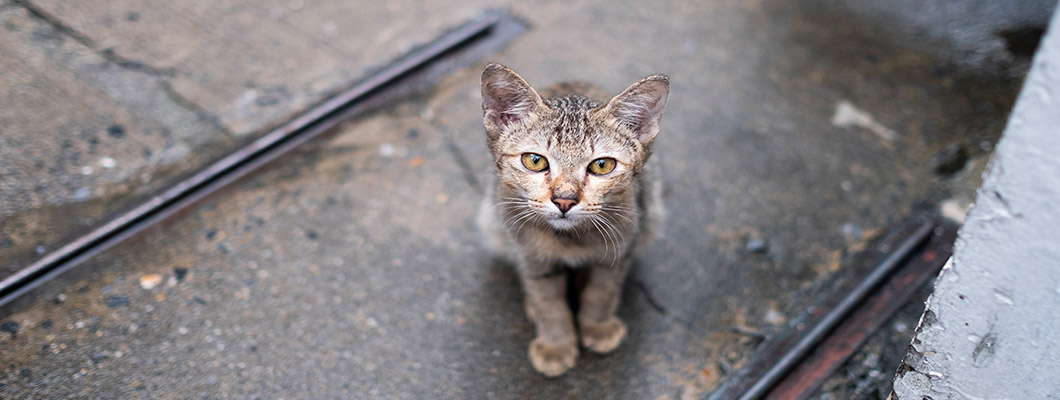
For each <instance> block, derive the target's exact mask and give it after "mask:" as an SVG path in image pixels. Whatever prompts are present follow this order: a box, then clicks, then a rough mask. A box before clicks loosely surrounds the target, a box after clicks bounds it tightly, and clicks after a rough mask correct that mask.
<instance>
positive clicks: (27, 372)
mask: <svg viewBox="0 0 1060 400" xmlns="http://www.w3.org/2000/svg"><path fill="white" fill-rule="evenodd" d="M18 374H19V375H22V377H23V378H29V377H30V376H31V375H33V371H30V370H29V368H26V367H22V369H21V370H19V371H18Z"/></svg>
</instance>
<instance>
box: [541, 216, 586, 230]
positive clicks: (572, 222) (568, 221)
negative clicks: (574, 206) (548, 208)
mask: <svg viewBox="0 0 1060 400" xmlns="http://www.w3.org/2000/svg"><path fill="white" fill-rule="evenodd" d="M547 221H548V224H549V226H551V227H552V228H553V229H555V230H557V231H569V230H571V229H574V228H575V227H577V226H578V224H579V222H581V218H577V217H576V216H574V215H571V214H570V213H565V214H559V215H558V216H553V217H551V218H548V219H547Z"/></svg>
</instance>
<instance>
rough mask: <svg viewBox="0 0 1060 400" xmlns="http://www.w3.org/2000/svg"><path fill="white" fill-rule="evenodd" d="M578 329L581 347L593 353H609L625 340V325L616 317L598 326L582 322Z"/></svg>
mask: <svg viewBox="0 0 1060 400" xmlns="http://www.w3.org/2000/svg"><path fill="white" fill-rule="evenodd" d="M580 328H581V329H580V331H581V337H582V345H584V346H585V347H586V348H588V349H589V350H591V351H593V352H595V353H600V354H606V353H610V352H612V351H614V350H615V349H616V348H618V345H620V344H622V339H625V338H626V324H624V323H622V320H620V319H618V317H611V318H609V319H608V320H607V321H604V322H602V323H598V324H594V323H586V322H582V323H581V326H580Z"/></svg>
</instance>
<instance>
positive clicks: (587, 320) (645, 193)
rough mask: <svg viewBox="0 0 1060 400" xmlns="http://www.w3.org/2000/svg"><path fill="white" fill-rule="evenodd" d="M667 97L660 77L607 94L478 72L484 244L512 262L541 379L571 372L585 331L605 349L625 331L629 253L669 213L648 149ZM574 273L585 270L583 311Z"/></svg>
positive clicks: (588, 341) (592, 345)
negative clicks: (572, 293) (485, 165)
mask: <svg viewBox="0 0 1060 400" xmlns="http://www.w3.org/2000/svg"><path fill="white" fill-rule="evenodd" d="M669 93H670V80H669V78H668V77H666V76H664V75H651V76H648V77H646V78H644V79H641V80H640V81H638V82H637V83H634V84H633V85H632V86H630V87H629V88H628V89H626V90H625V91H623V92H622V93H620V94H618V95H616V96H614V97H609V96H607V94H606V93H605V92H604V91H603V90H601V89H599V88H598V87H595V86H592V85H589V84H585V83H580V82H573V83H560V84H557V85H553V86H550V87H548V88H546V89H544V90H542V91H541V93H540V94H539V93H538V92H537V91H535V90H534V89H533V88H531V87H530V85H529V84H527V83H526V81H525V80H523V78H522V77H520V76H519V75H518V74H516V73H515V71H513V70H511V69H509V68H508V67H505V66H503V65H500V64H489V65H487V66H486V68H485V71H483V73H482V109H483V123H484V124H485V128H486V140H487V144H488V146H489V149H490V152H491V153H492V155H493V160H494V167H495V172H496V176H495V182H493V183H491V184H490V185H488V189H487V193H486V197H485V199H484V200H483V202H482V206H481V207H480V209H479V213H478V225H479V228H480V229H481V230H482V232H483V233H484V235H485V236H486V239H487V240H486V242H487V245H488V247H489V248H490V249H491V250H493V251H494V252H495V253H496V254H497V255H500V256H504V257H505V258H507V259H508V260H509V261H510V262H511V263H513V264H515V266H516V270H517V271H518V275H519V279H520V281H521V283H522V287H523V290H524V293H525V298H524V300H525V304H524V305H525V308H526V313H527V316H528V317H529V319H530V320H531V321H532V322H533V324H534V327H535V330H536V338H534V339H533V341H532V342H531V343H530V346H529V350H528V352H529V357H530V361H531V364H533V366H534V369H536V370H537V371H538V372H540V373H542V374H544V375H546V376H549V377H555V376H559V375H562V374H563V373H565V372H566V371H567V370H569V369H570V368H572V367H574V364H575V361H576V360H577V358H578V351H579V347H578V344H579V341H578V339H579V338H580V339H581V341H580V342H581V345H582V346H584V347H585V348H586V349H588V350H590V351H593V352H596V353H601V354H603V353H609V352H611V351H613V350H615V348H617V347H618V346H619V344H621V343H622V341H623V339H625V337H626V334H627V329H626V325H625V324H624V323H623V322H622V321H621V320H620V319H619V318H618V317H617V316H616V315H615V314H616V311H617V309H618V304H619V300H620V299H619V297H620V295H621V291H622V283H623V281H624V279H625V277H626V275H627V273H628V272H629V269H630V266H631V264H632V252H633V250H634V249H635V248H637V247H640V246H642V245H644V244H646V243H648V242H649V241H650V240H651V239H652V237H653V236H654V235H653V232H655V231H657V230H658V229H659V224H660V223H661V220H662V218H663V214H664V210H663V207H662V201H661V190H660V185H661V184H660V182H661V181H660V180H659V179H658V178H657V177H656V176H655V174H656V170H657V168H656V167H654V164H655V163H654V162H649V156H651V153H652V143H653V141H654V140H655V136H656V135H657V134H658V132H659V122H660V120H661V117H662V112H663V108H664V107H665V106H666V101H667V99H668V97H669ZM608 99H609V100H608ZM569 271H571V272H573V271H577V272H579V273H585V272H588V277H587V280H586V282H585V283H584V289H583V290H582V291H581V292H580V293H579V297H578V313H577V316H576V317H575V316H574V315H573V313H572V311H571V307H570V306H568V304H567V275H568V272H569ZM575 321H576V322H577V331H576V328H575Z"/></svg>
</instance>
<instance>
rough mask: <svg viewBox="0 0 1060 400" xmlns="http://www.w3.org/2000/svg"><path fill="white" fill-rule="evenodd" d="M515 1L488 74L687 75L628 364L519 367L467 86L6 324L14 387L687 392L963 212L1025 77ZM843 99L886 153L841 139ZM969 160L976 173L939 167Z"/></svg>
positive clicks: (740, 15)
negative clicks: (861, 268)
mask: <svg viewBox="0 0 1060 400" xmlns="http://www.w3.org/2000/svg"><path fill="white" fill-rule="evenodd" d="M284 4H286V3H284ZM310 8H311V7H310V6H309V5H308V4H307V5H306V7H305V8H303V10H308V9H310ZM513 8H514V10H515V12H516V14H518V15H520V16H523V17H525V18H527V19H528V20H529V22H530V23H531V25H532V26H533V27H534V30H533V31H531V32H530V33H528V34H527V35H525V36H524V37H522V38H521V39H519V40H518V41H517V42H516V43H515V44H514V45H513V46H512V47H511V48H509V49H508V50H506V51H504V52H503V53H501V54H498V55H497V56H496V57H494V58H493V59H492V60H493V61H499V62H503V63H505V64H507V65H509V66H511V67H513V68H515V69H516V70H517V71H519V72H520V73H521V74H522V75H523V76H524V77H526V78H527V79H528V80H529V81H530V83H531V84H534V85H537V86H543V85H546V84H548V83H552V82H555V81H558V80H566V79H583V80H590V81H593V82H595V83H598V84H600V85H602V86H604V87H605V88H608V89H609V90H612V91H618V90H621V89H622V88H624V87H625V86H626V85H628V84H629V83H631V82H633V81H635V80H636V79H638V78H640V77H642V76H644V75H648V74H651V73H666V74H669V75H670V78H671V82H672V85H673V92H672V94H671V98H670V101H669V103H668V104H669V105H668V108H667V111H666V114H665V116H664V118H663V123H662V124H663V131H662V133H661V134H660V137H659V141H658V143H657V147H656V156H657V157H659V158H660V162H661V164H662V166H663V167H664V170H665V171H666V174H665V176H666V181H667V186H668V189H667V191H666V194H665V198H666V202H667V204H668V205H669V209H670V213H671V214H670V215H671V216H670V218H669V223H668V224H667V226H666V229H665V232H664V235H665V238H664V239H663V240H662V241H660V242H658V243H657V244H656V245H654V246H653V247H651V248H650V249H648V251H646V252H644V253H642V254H641V255H640V257H639V261H638V265H637V267H636V269H635V271H634V272H633V275H632V276H631V280H630V283H629V284H628V285H627V288H626V291H625V292H626V293H625V297H624V299H625V300H624V303H623V305H622V308H621V310H620V315H621V316H622V317H623V318H624V319H625V320H626V321H627V322H628V325H629V327H630V335H631V336H630V338H629V341H628V342H627V343H625V344H624V345H623V346H622V347H621V348H620V349H619V350H618V352H617V353H615V354H613V355H610V356H606V357H600V356H595V355H585V356H583V357H582V358H581V359H580V360H579V362H578V366H577V367H575V368H574V369H573V370H572V371H571V372H570V373H569V375H566V376H564V377H562V378H559V379H546V378H543V377H542V376H540V375H538V374H537V373H535V372H533V369H532V368H531V367H530V364H529V362H528V361H527V360H526V345H527V343H528V342H529V340H530V339H531V335H532V328H531V326H530V323H529V322H528V321H527V320H526V318H525V316H524V315H523V309H522V305H521V303H520V302H521V297H522V296H521V293H520V291H519V285H518V282H517V279H516V276H515V274H514V273H513V272H512V271H511V269H510V268H508V267H506V266H504V265H499V264H497V263H496V262H495V261H493V260H491V259H489V258H488V257H487V256H486V254H485V252H484V251H483V250H482V249H481V248H480V247H479V246H478V243H479V241H480V240H481V239H480V237H479V236H478V234H477V232H475V230H474V228H473V226H474V224H473V215H474V213H475V209H476V207H477V204H478V200H479V196H480V195H481V194H480V192H481V184H482V183H483V182H484V179H482V178H483V177H484V176H485V175H486V174H488V173H489V172H488V171H489V170H488V168H487V167H488V165H489V159H488V153H487V151H486V147H485V144H484V138H483V135H484V134H483V132H482V127H481V108H480V104H479V101H480V100H479V98H478V90H479V89H478V77H479V74H480V72H481V71H480V70H479V69H477V68H472V69H468V70H465V71H460V72H458V73H456V74H454V75H452V76H450V77H449V78H448V79H446V80H445V81H443V82H442V83H441V84H439V85H438V87H437V88H436V90H434V91H433V92H432V93H430V94H428V95H425V96H423V97H421V98H419V99H417V100H415V101H410V102H406V103H402V104H400V105H396V106H394V107H393V108H391V109H388V110H386V111H385V112H382V113H379V114H376V115H373V116H371V117H368V118H365V119H361V120H358V121H354V122H351V123H349V124H347V125H346V126H344V127H343V128H341V129H340V131H339V132H338V134H337V135H336V136H335V137H333V138H332V139H330V140H327V141H322V142H319V143H317V144H316V145H315V146H314V147H313V148H311V149H307V150H305V151H302V152H298V153H296V154H293V155H290V156H288V157H285V158H283V159H281V160H279V161H278V162H277V163H275V165H274V166H273V167H272V168H270V169H268V170H267V171H264V172H262V173H260V174H257V175H256V176H254V177H252V178H249V179H246V180H244V181H243V182H241V183H239V184H238V185H236V186H235V187H233V188H231V189H229V190H226V191H224V192H222V193H218V194H217V195H215V196H213V197H212V198H211V199H209V200H208V201H206V202H205V203H203V204H201V205H200V206H198V207H197V208H196V209H194V210H192V211H190V212H188V213H187V214H186V215H184V216H182V217H180V218H176V219H174V220H172V221H170V222H168V223H166V224H164V225H162V226H159V227H157V228H155V229H152V230H151V231H149V232H147V233H146V234H145V235H144V236H142V237H141V238H139V239H138V240H135V241H133V242H130V243H127V244H126V245H123V246H119V247H117V248H114V249H112V250H110V251H108V252H106V253H104V254H102V255H101V256H99V257H97V258H96V259H94V260H93V261H91V262H89V263H88V264H86V265H84V266H82V267H81V268H78V269H76V270H74V271H72V272H71V273H68V274H67V275H65V276H62V277H60V278H59V279H57V280H55V281H52V282H50V283H48V284H46V285H44V286H42V287H40V288H38V289H37V290H35V291H34V292H33V293H32V294H31V295H30V296H29V297H27V298H25V299H22V300H20V301H19V302H16V303H13V304H11V305H9V306H6V307H5V308H4V309H3V310H0V311H2V312H3V315H4V317H3V320H2V321H0V322H3V323H7V322H10V323H14V324H15V325H6V326H7V327H8V328H12V329H8V331H11V330H14V331H16V332H15V333H9V334H6V335H0V360H3V361H6V362H4V363H3V364H0V368H2V369H0V383H3V384H4V386H3V388H0V394H2V395H3V396H12V397H62V396H82V397H100V398H108V397H122V398H159V397H161V398H189V397H225V398H227V397H241V398H254V397H267V396H276V397H314V398H316V397H326V398H357V397H364V396H368V397H397V398H424V397H430V398H467V397H486V398H570V397H581V398H637V399H642V398H655V399H667V398H688V399H694V398H698V397H700V396H703V395H704V394H705V393H707V392H709V391H710V390H712V389H713V388H714V387H715V386H716V385H717V384H718V382H720V381H721V380H722V379H724V378H725V377H726V376H728V375H729V374H731V373H732V372H733V371H734V370H735V369H736V368H739V367H740V366H741V364H742V363H743V362H744V361H745V360H746V359H747V357H749V355H750V354H752V352H753V351H754V348H755V346H756V345H757V344H758V343H759V342H760V340H761V338H762V337H763V336H764V335H768V334H771V333H773V332H777V331H779V330H780V329H783V328H784V326H785V324H786V323H787V322H788V321H790V320H791V319H792V318H793V317H795V316H796V315H798V314H799V313H800V312H801V310H802V309H803V308H804V307H805V306H806V303H807V302H808V301H809V300H810V299H812V298H813V297H814V293H815V290H816V289H818V288H819V287H820V286H821V285H824V284H827V282H828V280H829V278H831V277H833V276H834V275H835V274H837V273H841V272H842V267H843V266H844V265H845V264H844V263H845V262H846V261H847V260H848V259H849V258H850V256H852V255H853V254H854V253H856V252H857V251H859V249H861V248H863V247H864V246H865V245H866V243H867V242H868V241H869V240H870V239H871V238H872V237H873V236H875V235H877V234H878V233H880V232H883V231H884V230H885V229H886V228H887V227H888V226H889V225H890V224H891V223H892V222H894V221H897V220H898V219H900V218H901V217H902V216H904V214H906V213H907V212H908V211H909V210H911V209H912V208H914V207H916V206H918V205H924V204H926V205H929V206H933V205H936V204H938V203H939V202H941V201H943V200H946V199H950V198H952V197H955V196H962V195H963V196H970V194H971V193H972V192H973V190H974V188H975V186H976V185H977V184H978V182H977V176H978V175H977V171H979V170H981V165H982V163H981V162H980V161H981V160H983V159H985V155H986V154H988V151H989V149H990V144H991V143H992V142H991V141H992V139H993V138H996V136H997V135H998V134H999V133H1000V130H1001V127H1002V125H1003V123H1004V118H1005V116H1006V114H1007V110H1008V105H1009V104H1010V103H1011V101H1012V98H1013V96H1014V95H1015V91H1016V89H1017V86H1018V84H1019V82H1018V79H1009V78H1004V77H1001V78H998V77H995V76H989V75H988V76H984V75H976V72H975V71H966V70H962V69H960V68H959V67H955V66H949V65H946V64H940V63H938V62H937V60H936V59H935V58H933V57H932V55H931V54H926V53H924V52H923V51H922V50H919V49H917V48H911V47H909V46H903V45H902V44H901V43H894V42H890V41H888V40H886V38H881V37H880V36H879V35H877V34H876V31H875V29H879V27H875V26H873V25H872V24H871V21H864V20H852V19H850V18H849V15H847V14H846V13H844V12H842V10H840V9H838V8H830V7H825V6H822V5H821V4H819V3H818V2H814V1H800V2H783V1H726V2H709V3H706V4H692V3H686V2H662V3H650V4H649V3H637V2H632V3H629V4H625V3H624V4H623V5H622V6H621V7H616V6H615V5H614V4H613V3H611V2H603V1H591V2H580V3H575V4H568V3H559V2H556V3H544V4H535V5H532V6H531V5H514V6H513ZM428 10H429V8H428ZM102 13H103V12H102V11H99V12H97V14H102ZM333 13H337V11H334V12H333ZM112 19H113V18H112ZM98 20H99V21H104V20H105V19H104V18H102V17H100V18H98ZM663 21H665V23H664V22H663ZM80 23H83V24H88V22H80ZM98 23H99V24H101V25H105V24H103V23H102V22H98ZM71 26H80V25H78V23H74V22H71ZM85 26H88V25H85ZM601 27H606V29H603V28H601ZM78 29H84V28H83V27H79V28H78ZM99 40H100V41H101V43H102V39H99ZM122 54H125V56H124V57H129V58H130V59H140V58H146V57H142V55H137V56H135V57H133V56H132V54H133V53H122ZM143 54H148V53H146V52H145V53H143ZM155 65H156V66H158V67H163V68H168V65H167V64H164V63H158V64H155ZM177 69H178V70H181V69H180V68H177ZM842 102H847V103H849V104H852V105H854V106H856V107H857V108H858V109H860V110H863V111H864V112H866V113H868V114H869V115H871V117H872V120H873V121H875V122H876V123H878V124H880V125H882V126H885V127H887V128H888V129H890V130H893V131H894V132H896V133H897V135H896V137H895V139H894V140H893V141H888V140H883V139H881V138H880V137H879V136H878V135H877V134H875V133H873V132H872V131H871V130H869V129H864V128H861V127H857V126H836V125H833V123H832V116H833V115H834V113H835V111H836V108H837V105H839V104H842ZM984 141H985V142H987V143H983V142H984ZM954 144H957V145H959V146H963V147H965V148H967V149H968V151H967V154H968V160H967V165H965V166H964V167H963V168H959V169H958V170H957V171H956V172H955V173H953V174H947V175H945V176H941V175H936V174H935V168H934V167H933V166H932V165H931V164H932V163H931V162H930V160H931V159H932V158H933V157H935V156H936V154H938V153H940V152H941V151H943V150H945V149H946V148H948V147H950V146H952V145H954ZM154 275H161V276H162V281H163V283H162V284H160V285H158V286H156V287H153V288H152V289H144V288H143V286H141V283H140V280H141V279H148V277H150V280H149V281H150V282H153V279H155V277H154ZM148 286H150V285H148ZM914 314H915V311H914ZM914 324H915V323H912V322H910V323H907V325H906V326H907V327H908V326H912V325H914ZM16 326H17V328H15V327H16ZM896 326H897V325H896ZM885 347H886V346H884V345H880V346H878V347H876V348H878V349H882V348H885ZM876 351H883V350H876ZM894 351H895V352H896V353H900V352H901V351H902V349H901V348H899V349H894ZM858 362H864V359H859V361H858ZM855 370H856V369H855ZM882 381H884V380H875V381H872V382H876V383H875V384H879V382H882ZM831 388H832V390H834V391H835V393H838V394H842V393H850V391H849V390H848V389H844V388H845V387H844V386H842V385H839V384H835V385H833V386H831ZM840 390H847V391H845V392H844V391H840ZM859 390H860V389H859ZM865 392H872V393H876V392H879V391H872V390H867V391H865Z"/></svg>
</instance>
